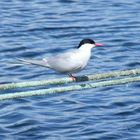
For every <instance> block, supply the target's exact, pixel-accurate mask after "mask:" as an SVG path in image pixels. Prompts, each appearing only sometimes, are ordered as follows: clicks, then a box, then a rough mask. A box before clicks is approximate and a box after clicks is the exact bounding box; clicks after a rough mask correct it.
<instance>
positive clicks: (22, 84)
mask: <svg viewBox="0 0 140 140" xmlns="http://www.w3.org/2000/svg"><path fill="white" fill-rule="evenodd" d="M138 74H140V69H133V70H124V71H114V72H108V73H103V74H95V75H87V76H79V77H77V78H76V81H77V82H81V81H89V80H100V79H106V78H113V77H120V76H135V75H138ZM71 82H74V81H73V80H72V79H71V78H60V79H53V80H42V81H30V82H20V83H10V84H2V85H0V90H5V89H12V88H23V87H33V86H44V85H54V84H66V83H71Z"/></svg>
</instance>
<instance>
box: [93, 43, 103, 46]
mask: <svg viewBox="0 0 140 140" xmlns="http://www.w3.org/2000/svg"><path fill="white" fill-rule="evenodd" d="M95 45H96V46H104V45H103V44H101V43H95Z"/></svg>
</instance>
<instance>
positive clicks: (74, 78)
mask: <svg viewBox="0 0 140 140" xmlns="http://www.w3.org/2000/svg"><path fill="white" fill-rule="evenodd" d="M68 75H69V77H70V78H72V80H73V81H75V80H76V77H75V76H73V75H72V74H68Z"/></svg>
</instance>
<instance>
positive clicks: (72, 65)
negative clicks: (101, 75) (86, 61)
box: [47, 51, 81, 73]
mask: <svg viewBox="0 0 140 140" xmlns="http://www.w3.org/2000/svg"><path fill="white" fill-rule="evenodd" d="M75 53H76V52H74V51H73V52H67V53H63V54H58V55H56V56H52V57H50V58H48V59H47V62H48V64H49V65H50V67H51V68H52V69H54V70H56V71H58V72H62V73H73V72H76V71H78V70H79V69H80V68H81V63H80V61H76V59H75Z"/></svg>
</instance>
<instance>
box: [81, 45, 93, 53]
mask: <svg viewBox="0 0 140 140" xmlns="http://www.w3.org/2000/svg"><path fill="white" fill-rule="evenodd" d="M92 48H93V45H91V44H84V45H82V46H81V47H80V48H79V50H81V51H86V52H87V51H91V49H92Z"/></svg>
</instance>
